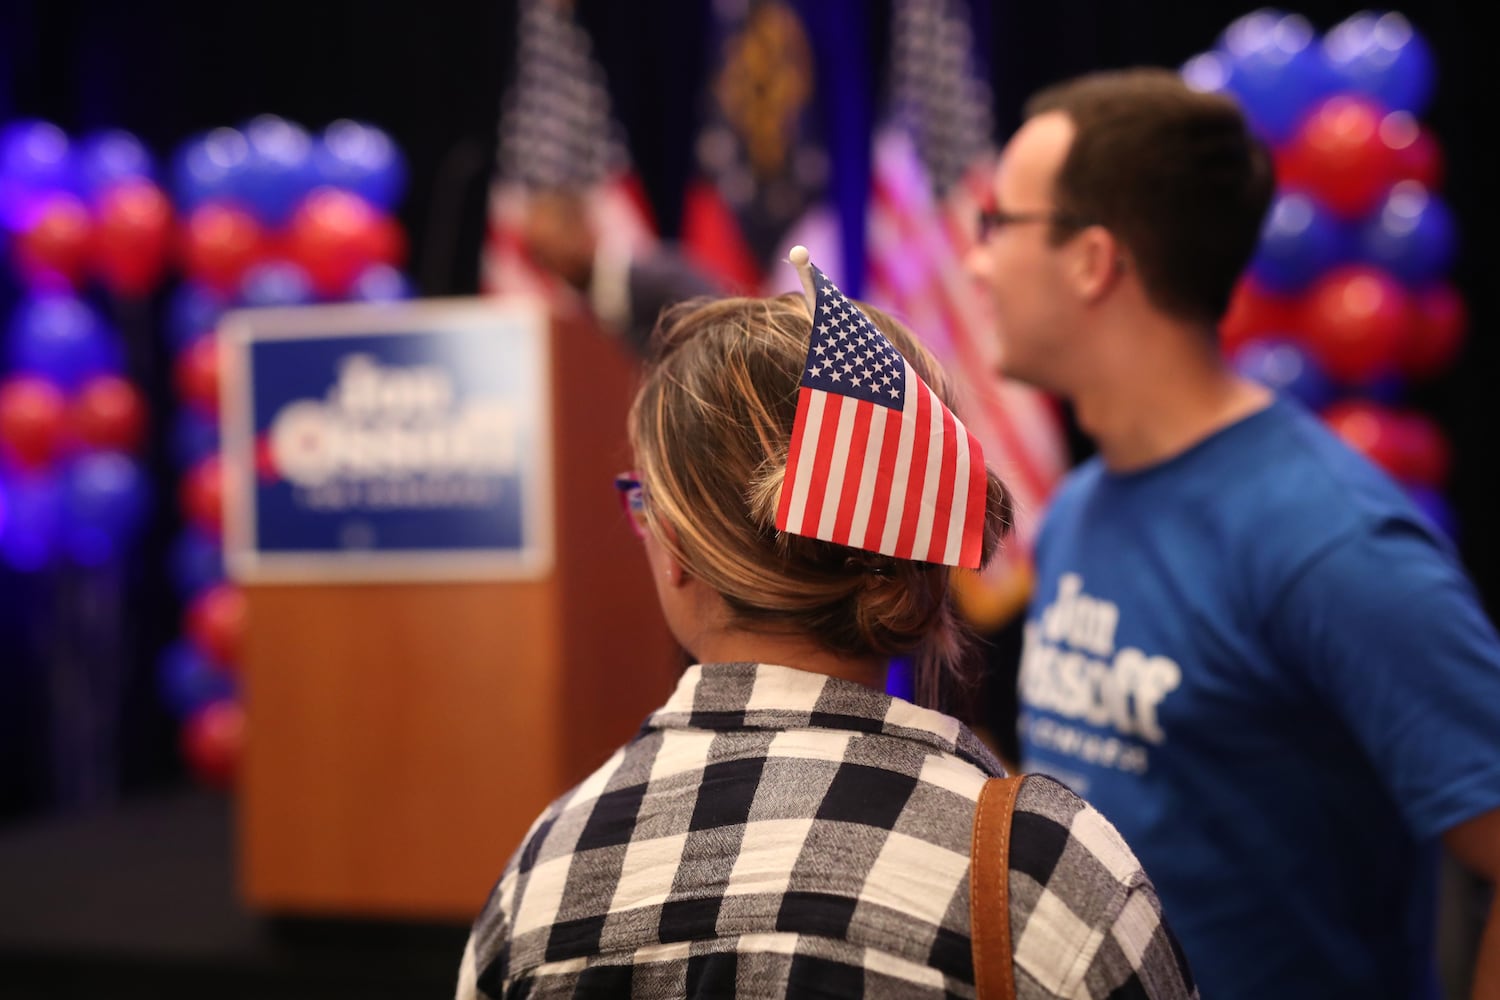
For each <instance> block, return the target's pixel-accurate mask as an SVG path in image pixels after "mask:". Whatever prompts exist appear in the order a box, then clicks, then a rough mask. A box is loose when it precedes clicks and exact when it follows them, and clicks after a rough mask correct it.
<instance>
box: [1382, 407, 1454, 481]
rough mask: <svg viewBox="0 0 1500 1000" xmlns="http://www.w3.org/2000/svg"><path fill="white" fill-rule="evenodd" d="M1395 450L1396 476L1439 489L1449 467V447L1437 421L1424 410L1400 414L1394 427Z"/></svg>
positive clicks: (1451, 455) (1450, 459) (1450, 452)
mask: <svg viewBox="0 0 1500 1000" xmlns="http://www.w3.org/2000/svg"><path fill="white" fill-rule="evenodd" d="M1395 434H1396V447H1397V450H1398V454H1399V461H1400V471H1399V472H1398V473H1397V475H1398V477H1399V478H1401V479H1403V480H1405V481H1407V482H1412V483H1420V484H1421V485H1423V486H1430V487H1432V488H1433V489H1442V488H1443V486H1444V484H1446V483H1447V481H1448V473H1449V471H1450V470H1451V469H1452V467H1453V450H1452V448H1451V447H1449V445H1448V438H1447V436H1446V435H1444V434H1443V431H1442V428H1440V427H1438V425H1437V421H1435V420H1433V419H1432V418H1431V417H1429V416H1427V415H1426V414H1425V413H1417V412H1415V411H1407V412H1405V413H1402V414H1400V415H1399V416H1398V417H1397V420H1396V427H1395Z"/></svg>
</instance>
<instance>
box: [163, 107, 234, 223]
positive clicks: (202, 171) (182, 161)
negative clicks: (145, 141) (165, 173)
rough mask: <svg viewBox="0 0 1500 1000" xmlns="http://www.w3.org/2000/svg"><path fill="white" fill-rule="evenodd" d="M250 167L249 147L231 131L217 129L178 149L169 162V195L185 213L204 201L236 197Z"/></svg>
mask: <svg viewBox="0 0 1500 1000" xmlns="http://www.w3.org/2000/svg"><path fill="white" fill-rule="evenodd" d="M249 165H250V143H249V142H248V141H246V139H245V137H244V135H243V134H241V133H240V132H239V131H238V130H236V129H232V128H216V129H214V130H213V131H212V132H206V133H204V134H203V135H200V136H196V137H194V138H192V139H189V140H187V141H186V142H184V143H183V144H182V145H181V146H180V147H178V150H177V154H176V155H175V156H174V157H173V159H172V193H173V195H174V196H175V200H176V201H177V204H178V205H180V206H181V207H182V209H183V210H184V211H188V212H191V211H192V210H193V209H195V208H197V207H198V206H199V205H201V204H203V203H204V202H205V201H210V200H214V199H228V198H235V197H238V195H239V191H238V188H239V187H240V186H241V185H242V184H243V177H244V174H245V172H246V170H248V169H249Z"/></svg>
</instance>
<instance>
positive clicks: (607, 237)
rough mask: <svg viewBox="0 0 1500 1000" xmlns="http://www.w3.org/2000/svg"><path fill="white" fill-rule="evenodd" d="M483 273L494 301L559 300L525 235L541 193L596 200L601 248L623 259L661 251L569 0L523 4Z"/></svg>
mask: <svg viewBox="0 0 1500 1000" xmlns="http://www.w3.org/2000/svg"><path fill="white" fill-rule="evenodd" d="M498 160H499V168H498V170H497V171H496V174H495V179H494V181H493V183H492V184H491V186H490V197H489V224H488V227H487V234H486V238H485V246H484V249H483V260H482V262H481V268H480V283H481V286H482V287H483V288H484V290H485V291H487V292H494V293H504V292H531V293H536V294H541V295H550V294H552V293H554V292H557V291H559V290H560V288H559V282H558V281H557V280H556V279H555V278H553V277H552V276H551V275H548V274H544V273H542V272H541V271H539V270H538V269H537V268H536V267H534V266H533V265H532V263H531V262H530V260H529V259H528V258H527V256H526V253H525V247H524V245H523V241H522V237H521V232H522V226H523V223H524V221H525V218H526V213H527V205H528V202H529V199H530V198H531V195H532V193H533V192H535V191H537V190H541V189H548V188H559V189H568V190H574V191H579V192H586V193H587V202H588V205H587V208H588V212H589V215H590V217H591V218H592V220H593V223H594V228H595V230H596V231H597V232H598V233H599V234H600V239H601V240H603V241H606V242H607V244H608V246H609V248H611V249H615V250H618V251H619V252H621V253H624V254H630V253H632V252H638V251H641V250H644V249H646V248H648V247H650V246H652V245H654V244H655V242H656V235H655V227H654V226H653V225H652V223H651V219H650V212H649V210H648V207H647V201H646V197H645V192H644V190H643V189H642V187H641V185H640V183H639V181H638V179H637V178H636V177H635V174H634V172H633V171H632V170H631V167H630V155H629V153H628V152H627V150H626V145H625V141H624V135H623V130H622V129H621V128H620V126H619V123H618V122H616V121H615V119H614V118H613V116H612V114H611V111H610V99H609V89H608V87H607V85H606V81H605V77H604V69H603V67H601V66H600V65H599V63H598V62H597V61H596V60H595V59H594V54H593V45H592V42H591V40H590V38H589V35H588V32H587V31H585V30H584V28H583V26H582V25H580V24H579V23H578V22H577V21H576V20H575V18H574V15H573V9H572V3H571V2H570V0H521V4H520V13H519V22H518V24H517V43H516V75H515V79H514V81H513V82H512V84H511V86H510V88H509V90H508V91H507V92H506V95H505V100H504V105H503V109H502V111H501V115H500V148H499V155H498Z"/></svg>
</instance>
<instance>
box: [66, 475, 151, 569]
mask: <svg viewBox="0 0 1500 1000" xmlns="http://www.w3.org/2000/svg"><path fill="white" fill-rule="evenodd" d="M150 493H151V490H150V485H149V483H148V482H147V479H146V473H145V472H144V471H143V470H142V469H141V466H140V464H139V463H138V462H136V461H135V459H133V458H131V457H130V456H129V455H122V454H120V453H119V452H114V451H101V452H93V453H90V454H86V455H81V456H79V457H78V458H77V459H75V460H74V461H73V462H72V464H71V465H70V466H69V467H68V470H67V472H66V473H65V475H64V477H63V509H64V512H65V515H66V517H65V520H64V523H63V544H64V547H65V548H66V549H67V551H68V555H69V556H71V557H72V559H73V561H74V562H76V563H78V564H79V565H81V566H102V565H104V564H106V563H109V562H113V561H114V560H116V559H118V558H119V557H120V556H121V555H122V554H123V553H124V552H125V550H126V549H127V548H128V547H129V545H130V543H131V542H133V541H134V540H135V538H136V536H137V535H138V534H139V533H140V530H141V526H142V525H143V524H144V523H145V520H146V514H147V513H148V511H149V510H150Z"/></svg>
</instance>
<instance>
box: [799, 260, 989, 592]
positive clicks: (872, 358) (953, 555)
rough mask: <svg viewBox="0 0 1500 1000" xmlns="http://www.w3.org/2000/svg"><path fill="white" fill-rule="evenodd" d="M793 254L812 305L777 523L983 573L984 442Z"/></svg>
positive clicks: (829, 538) (819, 275) (854, 308)
mask: <svg viewBox="0 0 1500 1000" xmlns="http://www.w3.org/2000/svg"><path fill="white" fill-rule="evenodd" d="M791 261H792V263H793V264H794V265H796V267H797V269H798V271H799V272H800V274H801V277H802V284H803V288H804V290H805V291H806V293H807V300H808V303H809V305H810V307H811V309H812V313H813V321H812V336H811V338H810V341H809V344H808V351H807V364H806V367H805V368H804V370H803V373H802V382H801V386H800V388H799V389H798V396H797V416H796V421H795V423H794V424H793V428H792V444H791V450H790V452H789V454H788V457H787V470H786V479H785V481H784V483H783V484H782V488H781V501H780V505H779V506H778V508H777V512H776V527H777V528H778V529H780V530H782V531H786V532H790V533H792V534H794V535H805V536H808V537H811V538H818V539H822V540H824V541H828V542H834V543H836V544H839V545H847V546H849V547H850V548H856V549H864V550H866V551H870V552H879V553H881V554H882V555H887V556H894V557H896V558H898V559H916V560H920V561H923V562H933V563H943V564H946V565H949V566H962V567H965V568H968V569H977V568H978V567H979V562H980V549H981V543H982V541H983V537H984V514H985V485H986V484H985V467H984V452H983V450H982V449H981V448H980V446H979V442H978V441H977V440H975V438H974V436H973V435H972V434H970V433H969V431H968V429H967V428H965V427H964V425H963V424H962V423H960V422H959V420H958V418H957V417H955V416H954V415H953V412H952V411H951V410H949V409H948V407H947V406H945V405H944V404H943V401H942V400H941V399H939V398H938V397H937V395H936V394H935V393H934V392H933V391H932V390H931V389H930V388H928V386H927V383H925V382H923V381H922V380H921V378H919V377H918V376H917V373H916V372H915V371H913V370H912V367H911V365H910V364H908V363H907V361H906V359H905V358H903V357H902V356H901V354H900V353H899V352H898V351H897V350H896V349H895V347H893V346H892V345H891V343H890V341H888V340H887V339H886V338H885V336H884V335H882V334H881V333H880V331H879V330H878V329H876V327H875V325H874V324H873V323H872V322H870V319H869V317H867V316H866V315H865V314H864V313H863V312H861V311H860V309H859V307H858V306H856V305H855V304H854V303H853V302H851V301H850V300H849V299H847V298H846V297H845V296H844V294H843V293H842V292H840V291H839V290H838V288H837V287H836V286H835V285H834V283H833V282H832V281H831V280H830V279H829V278H828V276H827V275H825V274H824V273H823V272H822V271H820V270H818V268H817V267H816V266H814V265H813V264H812V263H811V261H810V260H809V258H808V252H807V249H806V248H805V247H800V246H799V247H794V248H792V252H791Z"/></svg>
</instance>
